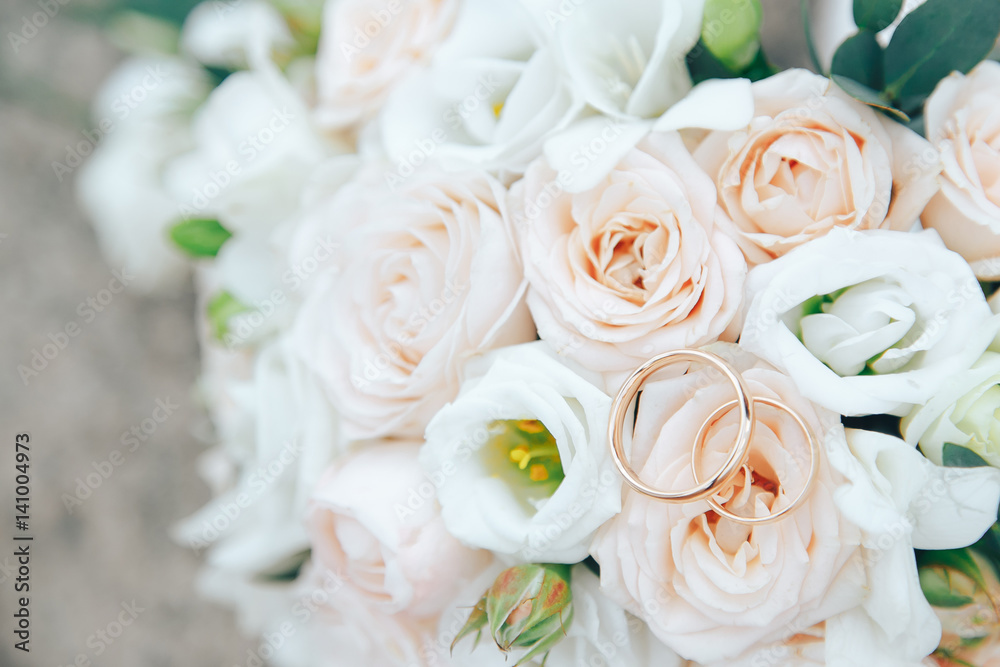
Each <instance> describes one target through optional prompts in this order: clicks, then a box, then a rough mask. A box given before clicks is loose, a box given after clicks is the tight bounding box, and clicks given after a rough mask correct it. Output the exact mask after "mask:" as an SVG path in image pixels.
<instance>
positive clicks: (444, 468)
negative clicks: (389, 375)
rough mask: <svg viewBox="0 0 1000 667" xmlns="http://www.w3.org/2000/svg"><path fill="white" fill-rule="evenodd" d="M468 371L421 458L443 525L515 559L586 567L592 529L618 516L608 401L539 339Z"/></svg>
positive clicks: (437, 421) (433, 424)
mask: <svg viewBox="0 0 1000 667" xmlns="http://www.w3.org/2000/svg"><path fill="white" fill-rule="evenodd" d="M469 371H470V374H472V379H470V380H468V381H466V383H465V384H464V385H463V388H462V393H461V394H460V395H459V396H458V398H456V399H455V401H454V402H453V403H450V404H449V405H447V406H445V407H444V408H442V410H441V411H440V412H439V413H438V414H437V416H435V417H434V419H433V421H431V423H430V425H429V426H428V427H427V435H426V440H427V441H426V444H425V445H424V448H423V450H422V452H421V455H420V462H421V465H423V467H424V470H425V471H426V473H427V475H428V476H429V477H430V478H431V479H432V480H435V484H436V485H437V487H438V498H439V500H440V502H441V507H442V515H443V516H444V521H445V525H446V526H447V527H448V530H449V531H450V532H451V533H452V534H453V535H455V536H456V537H458V538H459V539H460V540H462V541H463V542H465V543H467V544H471V545H474V546H478V547H483V548H486V549H490V550H492V551H494V552H497V553H499V554H505V555H508V556H511V557H513V558H514V559H515V560H521V561H527V562H553V563H556V562H558V563H574V562H577V561H580V560H582V559H583V558H585V557H586V555H587V550H588V548H589V546H590V541H591V539H592V537H593V534H594V531H595V530H597V528H598V527H599V526H600V525H601V524H602V523H604V522H605V521H606V520H608V519H609V518H611V517H612V516H613V515H614V514H616V513H617V512H618V511H619V510H620V509H621V498H620V493H621V491H620V489H621V479H620V477H619V476H618V473H617V472H616V471H615V469H614V465H613V463H612V461H611V456H610V454H609V451H608V443H607V426H608V415H609V411H610V409H611V399H610V397H608V396H607V395H606V394H605V393H604V392H603V391H602V390H600V389H598V388H597V387H596V386H594V384H592V381H593V380H594V379H598V378H590V379H585V377H584V376H583V375H581V374H580V373H585V371H582V370H579V371H576V372H575V371H574V370H572V369H570V368H569V367H567V366H565V365H563V364H562V363H561V362H560V361H558V360H557V358H556V355H555V354H554V353H553V352H552V351H551V350H550V349H549V348H548V347H547V346H546V344H545V343H543V342H540V341H539V342H535V343H529V344H527V345H520V346H515V347H509V348H506V349H503V350H498V351H497V352H495V353H494V354H491V355H489V356H488V357H486V358H484V359H482V360H481V361H480V362H479V367H478V368H470V369H469ZM598 381H599V379H598Z"/></svg>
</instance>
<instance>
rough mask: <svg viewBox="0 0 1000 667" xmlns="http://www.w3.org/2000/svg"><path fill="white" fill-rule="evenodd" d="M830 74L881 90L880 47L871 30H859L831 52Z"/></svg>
mask: <svg viewBox="0 0 1000 667" xmlns="http://www.w3.org/2000/svg"><path fill="white" fill-rule="evenodd" d="M830 74H833V75H838V76H843V77H847V78H848V79H851V80H853V81H857V82H858V83H860V84H863V85H865V86H866V87H868V88H871V89H872V90H875V91H877V90H882V47H881V46H879V43H878V40H877V39H875V33H874V32H872V31H871V30H861V31H859V32H858V33H857V34H855V35H853V36H851V37H850V38H848V39H847V40H845V41H844V43H843V44H841V45H840V47H839V48H838V49H837V52H836V53H835V54H833V63H832V64H831V65H830Z"/></svg>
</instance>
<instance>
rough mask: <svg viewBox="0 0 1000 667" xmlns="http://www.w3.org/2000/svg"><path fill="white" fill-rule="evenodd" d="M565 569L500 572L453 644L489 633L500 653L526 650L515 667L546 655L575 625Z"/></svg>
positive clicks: (530, 567)
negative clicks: (516, 649)
mask: <svg viewBox="0 0 1000 667" xmlns="http://www.w3.org/2000/svg"><path fill="white" fill-rule="evenodd" d="M569 580H570V566H569V565H549V564H544V565H534V564H531V565H518V566H515V567H512V568H508V569H506V570H504V571H503V572H501V573H500V576H498V577H497V578H496V581H494V582H493V585H492V586H491V587H490V589H489V590H488V591H486V594H485V595H483V597H482V598H481V599H480V600H479V602H478V603H477V604H476V606H475V608H474V609H473V610H472V613H471V614H470V615H469V619H468V620H467V621H466V622H465V626H464V627H463V628H462V629H461V631H459V633H458V635H457V636H456V637H455V641H454V642H452V644H451V647H452V650H454V648H455V645H456V644H458V642H459V641H461V640H462V639H463V638H464V637H466V636H468V635H470V634H472V633H476V639H475V641H476V642H477V643H478V641H479V638H480V636H481V635H482V631H483V629H484V628H485V629H487V630H488V631H489V633H490V636H491V637H492V638H493V641H495V642H496V645H497V647H499V649H500V650H501V651H503V652H504V653H507V652H509V651H511V650H512V649H515V648H518V649H525V652H524V654H523V655H522V656H521V657H520V658H519V659H518V661H517V662H516V663H515V664H514V667H517V665H520V664H522V663H524V662H527V661H528V660H531V659H532V658H534V657H536V656H539V655H542V654H544V653H547V652H548V651H549V649H551V648H552V647H553V646H555V644H556V643H557V642H558V641H559V640H560V639H562V638H563V637H564V636H565V635H566V626H567V625H569V623H570V621H572V620H573V594H572V592H571V591H570V587H569Z"/></svg>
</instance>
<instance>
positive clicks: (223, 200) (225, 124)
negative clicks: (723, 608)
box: [166, 70, 345, 235]
mask: <svg viewBox="0 0 1000 667" xmlns="http://www.w3.org/2000/svg"><path fill="white" fill-rule="evenodd" d="M194 136H195V142H196V149H195V150H194V151H192V152H190V153H188V154H186V155H185V156H183V157H182V158H179V159H177V160H175V161H174V162H173V163H172V164H171V168H170V170H169V172H168V173H167V177H166V178H167V182H168V185H169V186H170V188H171V191H172V193H173V195H174V198H175V199H176V200H177V201H178V202H181V205H180V206H179V207H178V210H177V215H178V217H180V216H183V217H185V218H197V217H213V216H215V217H217V218H218V219H219V221H220V222H221V223H222V224H223V226H225V227H226V228H227V229H229V230H230V231H232V232H234V234H237V235H238V234H239V233H240V232H254V233H261V234H267V233H268V232H270V231H271V230H272V229H273V228H274V227H275V226H276V225H277V224H278V223H280V222H281V221H283V220H285V219H286V218H287V217H288V216H289V215H290V214H291V213H293V212H294V211H295V210H296V209H297V207H298V204H299V201H300V199H301V197H302V190H303V185H304V184H305V183H306V182H307V180H308V178H309V175H310V174H311V173H312V172H313V170H314V169H315V168H316V167H317V166H318V165H319V164H320V163H321V162H322V161H323V160H324V159H326V158H329V157H332V156H334V155H337V154H340V153H342V152H344V149H345V147H344V146H342V145H340V144H338V143H335V142H333V141H331V140H328V139H326V138H324V136H323V135H322V134H320V133H319V132H318V131H317V130H316V128H314V127H313V124H312V120H311V116H310V111H309V108H308V106H307V105H306V103H305V101H304V100H303V99H302V97H301V96H300V95H299V94H298V93H297V92H296V91H295V89H294V88H293V87H292V86H291V84H289V83H288V81H287V80H286V79H284V77H282V76H281V75H280V74H278V73H276V72H273V71H270V70H267V71H260V72H237V73H235V74H232V75H230V76H229V77H227V78H226V80H225V81H223V82H222V84H221V85H220V86H219V87H218V88H216V89H215V90H214V91H213V92H212V95H211V96H210V97H209V99H208V101H207V102H206V104H205V105H204V106H203V107H202V108H201V109H200V110H199V111H198V113H197V115H196V117H195V122H194Z"/></svg>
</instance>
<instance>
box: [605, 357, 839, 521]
mask: <svg viewBox="0 0 1000 667" xmlns="http://www.w3.org/2000/svg"><path fill="white" fill-rule="evenodd" d="M685 361H686V362H701V363H704V364H707V365H708V366H711V367H713V368H714V369H716V370H717V371H719V372H721V373H722V375H724V376H725V378H726V379H727V380H728V381H729V382H730V383H731V384H732V385H733V388H734V389H735V390H736V398H735V399H733V400H731V401H729V402H728V403H725V404H723V405H721V406H719V407H718V408H717V409H716V410H715V412H713V413H712V414H711V415H710V416H709V417H708V419H706V420H705V423H704V424H702V426H701V429H699V431H698V435H697V437H696V439H695V443H694V447H693V448H692V452H691V470H692V472H693V474H694V480H695V486H693V487H691V488H689V489H685V490H682V491H662V490H660V489H655V488H653V487H652V486H650V485H648V484H646V483H645V482H643V481H642V480H641V479H639V476H638V474H636V472H635V470H633V469H632V466H631V464H630V463H629V461H628V459H627V458H626V455H625V443H624V441H623V437H622V433H623V431H624V430H625V420H626V417H627V416H628V413H629V410H630V409H631V407H632V404H633V402H634V401H635V399H636V396H638V394H639V390H640V389H641V387H642V384H643V383H644V382H645V381H646V380H647V379H649V377H650V376H651V375H653V374H654V373H656V372H657V371H659V370H661V369H663V368H665V367H666V366H670V365H672V364H676V363H681V362H685ZM758 404H759V405H765V406H768V407H770V408H773V409H776V410H780V411H781V412H784V413H786V414H788V415H789V416H790V417H791V418H792V419H793V420H794V421H795V423H796V424H797V425H798V426H799V428H801V429H802V432H803V433H805V435H806V439H807V440H808V441H809V453H810V457H811V460H810V466H809V475H808V477H807V478H806V482H805V484H804V485H803V487H802V490H801V491H799V494H798V495H797V496H796V497H795V499H794V500H793V501H792V502H791V503H789V504H788V505H786V506H785V507H783V508H782V509H780V510H778V511H776V512H772V513H770V514H768V515H766V516H754V517H745V516H739V515H737V514H734V513H732V512H730V511H729V510H727V509H726V508H725V507H723V506H722V504H721V503H720V502H719V501H718V500H717V499H716V496H718V495H719V494H722V493H725V492H726V491H728V490H729V489H730V488H732V486H733V480H734V479H735V478H736V477H737V476H738V475H739V473H740V471H741V470H743V469H744V468H745V467H748V466H749V459H750V443H751V441H752V440H753V434H754V428H755V426H756V406H757V405H758ZM734 409H738V410H739V429H738V434H737V437H736V444H735V446H734V447H733V448H732V450H731V451H730V452H729V457H728V458H727V459H726V461H725V463H724V464H723V465H722V467H720V468H719V469H718V470H717V471H716V472H715V473H714V474H712V475H710V476H708V477H706V478H705V479H704V480H701V479H700V476H699V474H698V466H697V464H696V462H695V459H696V458H697V454H698V452H699V451H700V450H701V448H702V446H703V442H704V439H705V436H706V434H707V432H708V429H709V427H710V426H711V425H712V424H713V423H715V421H716V420H717V419H718V418H720V417H722V416H724V415H725V414H728V413H729V412H730V411H732V410H734ZM608 438H609V440H610V441H611V455H612V458H613V459H614V461H615V465H616V466H617V467H618V471H619V472H620V473H621V474H622V477H624V478H625V481H626V482H627V483H628V485H629V486H631V487H632V488H633V489H635V490H636V491H638V492H639V493H641V494H643V495H646V496H649V497H650V498H654V499H656V500H662V501H665V502H671V503H685V502H694V501H698V500H704V499H708V503H709V505H710V506H711V508H712V510H714V511H715V512H716V513H717V514H719V515H720V516H724V517H726V518H727V519H730V520H732V521H736V522H738V523H742V524H749V525H754V524H764V523H772V522H774V521H777V520H778V519H780V518H781V517H783V516H785V515H787V514H788V513H789V512H791V511H793V510H795V509H796V508H798V507H799V506H801V505H802V503H803V502H805V500H806V498H807V497H808V495H809V491H811V489H812V486H813V482H814V481H815V479H816V474H817V472H818V470H819V457H820V452H819V443H818V441H817V440H816V437H815V436H814V435H813V433H812V431H811V430H810V429H809V427H808V426H807V425H806V423H805V420H803V419H802V417H801V416H800V415H799V414H798V413H797V412H795V410H793V409H792V408H790V407H789V406H787V405H785V404H784V403H782V402H781V401H778V400H775V399H773V398H764V397H753V396H751V395H750V392H749V390H748V389H747V386H746V383H745V382H744V380H743V376H741V375H740V374H739V373H738V372H737V371H736V370H735V369H733V368H732V367H731V366H730V365H729V364H728V363H726V361H724V360H723V359H722V358H721V357H719V356H718V355H715V354H712V353H711V352H705V351H703V350H673V351H671V352H665V353H663V354H660V355H658V356H656V357H653V358H652V359H650V360H649V361H647V362H646V363H644V364H643V365H642V366H640V367H639V368H637V369H636V370H635V372H633V373H632V375H630V376H629V378H628V379H627V380H626V381H625V384H624V385H622V388H621V389H620V390H619V391H618V395H617V396H616V397H615V401H614V403H613V404H612V406H611V421H610V424H609V426H608Z"/></svg>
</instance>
